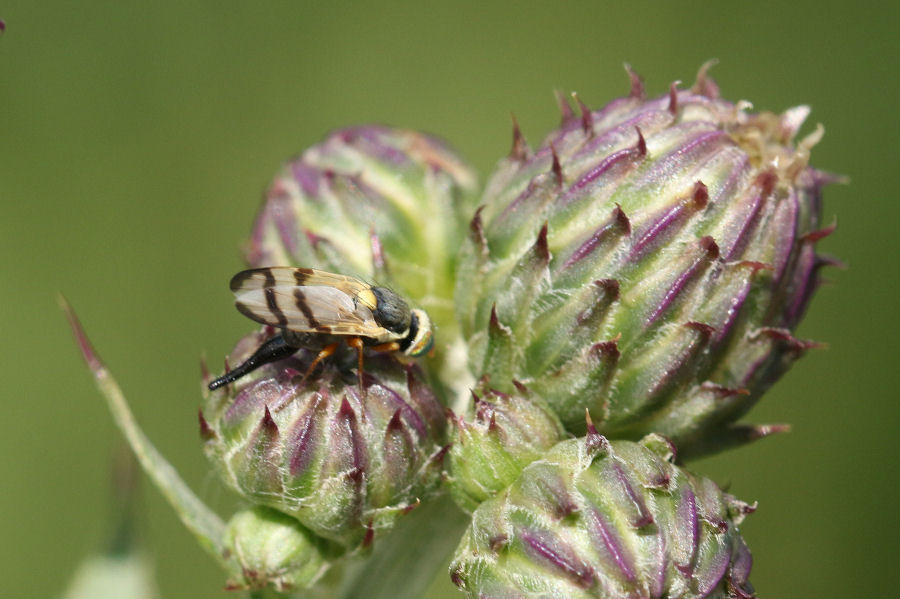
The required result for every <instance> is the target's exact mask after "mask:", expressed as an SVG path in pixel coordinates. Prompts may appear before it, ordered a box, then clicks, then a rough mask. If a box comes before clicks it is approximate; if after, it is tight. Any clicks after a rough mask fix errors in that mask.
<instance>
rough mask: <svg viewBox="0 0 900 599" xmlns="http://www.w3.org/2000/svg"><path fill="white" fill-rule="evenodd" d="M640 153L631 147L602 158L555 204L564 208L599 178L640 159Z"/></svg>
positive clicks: (634, 163)
mask: <svg viewBox="0 0 900 599" xmlns="http://www.w3.org/2000/svg"><path fill="white" fill-rule="evenodd" d="M640 155H641V154H640V152H639V151H638V149H637V148H635V147H631V148H626V149H624V150H619V151H618V152H613V153H612V154H610V155H609V156H607V157H606V158H604V159H603V160H602V161H601V162H600V164H598V165H597V166H595V167H594V168H592V169H591V170H589V171H588V172H587V173H585V174H584V175H582V176H581V178H579V179H578V180H577V181H576V182H575V183H573V184H572V185H571V186H570V187H569V189H568V190H566V192H565V193H564V194H563V195H562V196H560V198H559V200H558V201H557V204H558V205H559V206H565V205H566V204H569V203H571V202H572V200H573V199H574V198H576V197H578V195H579V193H580V192H581V191H583V190H584V189H585V188H586V187H587V186H588V185H590V184H591V183H593V182H594V181H596V180H597V179H599V178H600V177H601V176H603V175H605V174H607V173H613V172H614V168H615V167H617V166H623V167H624V166H628V165H629V162H630V161H634V160H635V158H638V157H640ZM636 164H637V162H636V161H634V162H631V165H636Z"/></svg>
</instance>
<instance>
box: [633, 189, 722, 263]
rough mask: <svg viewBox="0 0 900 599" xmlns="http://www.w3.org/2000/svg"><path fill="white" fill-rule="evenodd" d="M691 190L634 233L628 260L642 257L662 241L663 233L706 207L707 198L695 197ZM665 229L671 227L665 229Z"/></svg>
mask: <svg viewBox="0 0 900 599" xmlns="http://www.w3.org/2000/svg"><path fill="white" fill-rule="evenodd" d="M694 196H695V194H694V193H693V192H692V193H691V195H689V196H687V197H681V198H679V199H678V201H677V202H676V203H675V204H674V205H673V206H671V207H670V208H669V209H668V210H666V211H665V212H664V213H663V215H662V217H660V218H659V219H657V220H656V221H655V222H653V223H651V224H650V225H649V226H647V227H644V230H643V232H641V233H639V234H636V235H635V238H636V239H637V241H635V243H634V245H633V246H632V248H631V252H629V254H628V261H629V262H637V261H638V260H640V259H641V258H643V257H644V255H645V254H646V252H647V251H648V250H652V249H654V248H655V247H656V245H657V244H659V243H662V242H663V241H664V236H663V233H664V232H666V233H669V234H672V233H675V232H676V231H677V230H678V229H679V228H680V226H684V225H685V224H687V221H688V220H690V217H691V216H693V215H694V214H696V213H697V212H699V211H700V210H703V209H704V208H705V207H706V202H707V201H708V198H707V200H702V199H695V197H694ZM667 229H671V230H670V231H667Z"/></svg>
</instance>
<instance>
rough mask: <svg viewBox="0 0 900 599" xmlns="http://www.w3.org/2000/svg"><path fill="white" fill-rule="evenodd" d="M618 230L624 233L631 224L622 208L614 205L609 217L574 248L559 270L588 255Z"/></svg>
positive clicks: (629, 229)
mask: <svg viewBox="0 0 900 599" xmlns="http://www.w3.org/2000/svg"><path fill="white" fill-rule="evenodd" d="M618 231H621V232H622V233H624V234H628V233H630V232H631V224H630V222H629V221H628V217H627V216H625V213H624V212H622V209H621V208H619V207H618V206H616V208H615V210H614V211H613V214H612V216H611V217H610V219H609V220H607V221H606V222H605V223H603V224H602V225H601V226H600V227H599V228H598V229H597V230H596V231H594V234H593V235H591V238H590V239H588V240H587V241H585V242H584V243H582V244H581V246H580V247H579V248H578V249H577V250H575V252H574V253H573V254H572V255H571V256H569V258H568V259H567V260H566V262H565V264H563V265H562V267H561V268H560V271H564V270H566V269H567V268H569V267H570V266H572V265H573V264H575V263H576V262H578V261H579V260H581V259H583V258H585V257H586V256H588V255H590V254H591V253H592V252H593V251H594V250H596V249H597V248H598V247H599V246H600V245H601V244H602V243H604V242H605V241H607V240H608V238H609V237H610V236H611V235H613V234H615V233H616V232H618Z"/></svg>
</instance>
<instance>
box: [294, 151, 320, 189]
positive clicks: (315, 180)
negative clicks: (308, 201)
mask: <svg viewBox="0 0 900 599" xmlns="http://www.w3.org/2000/svg"><path fill="white" fill-rule="evenodd" d="M291 174H292V175H293V177H294V180H295V181H296V182H297V184H298V185H299V186H300V189H301V190H303V193H305V194H306V195H308V196H312V197H313V198H315V197H316V196H318V194H319V182H320V180H321V178H322V172H321V171H320V170H319V169H317V168H315V167H312V166H309V165H308V164H306V163H304V162H303V161H302V160H297V161H295V162H292V163H291Z"/></svg>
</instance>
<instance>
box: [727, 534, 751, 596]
mask: <svg viewBox="0 0 900 599" xmlns="http://www.w3.org/2000/svg"><path fill="white" fill-rule="evenodd" d="M735 542H736V543H737V547H736V548H735V550H734V553H735V555H734V557H732V559H731V573H730V577H731V582H732V583H734V584H735V585H737V586H739V587H742V586H744V585H745V584H746V583H747V579H749V578H750V570H751V568H752V567H753V556H752V555H751V554H750V550H749V549H748V548H747V545H746V544H744V542H743V540H742V539H736V541H735Z"/></svg>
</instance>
